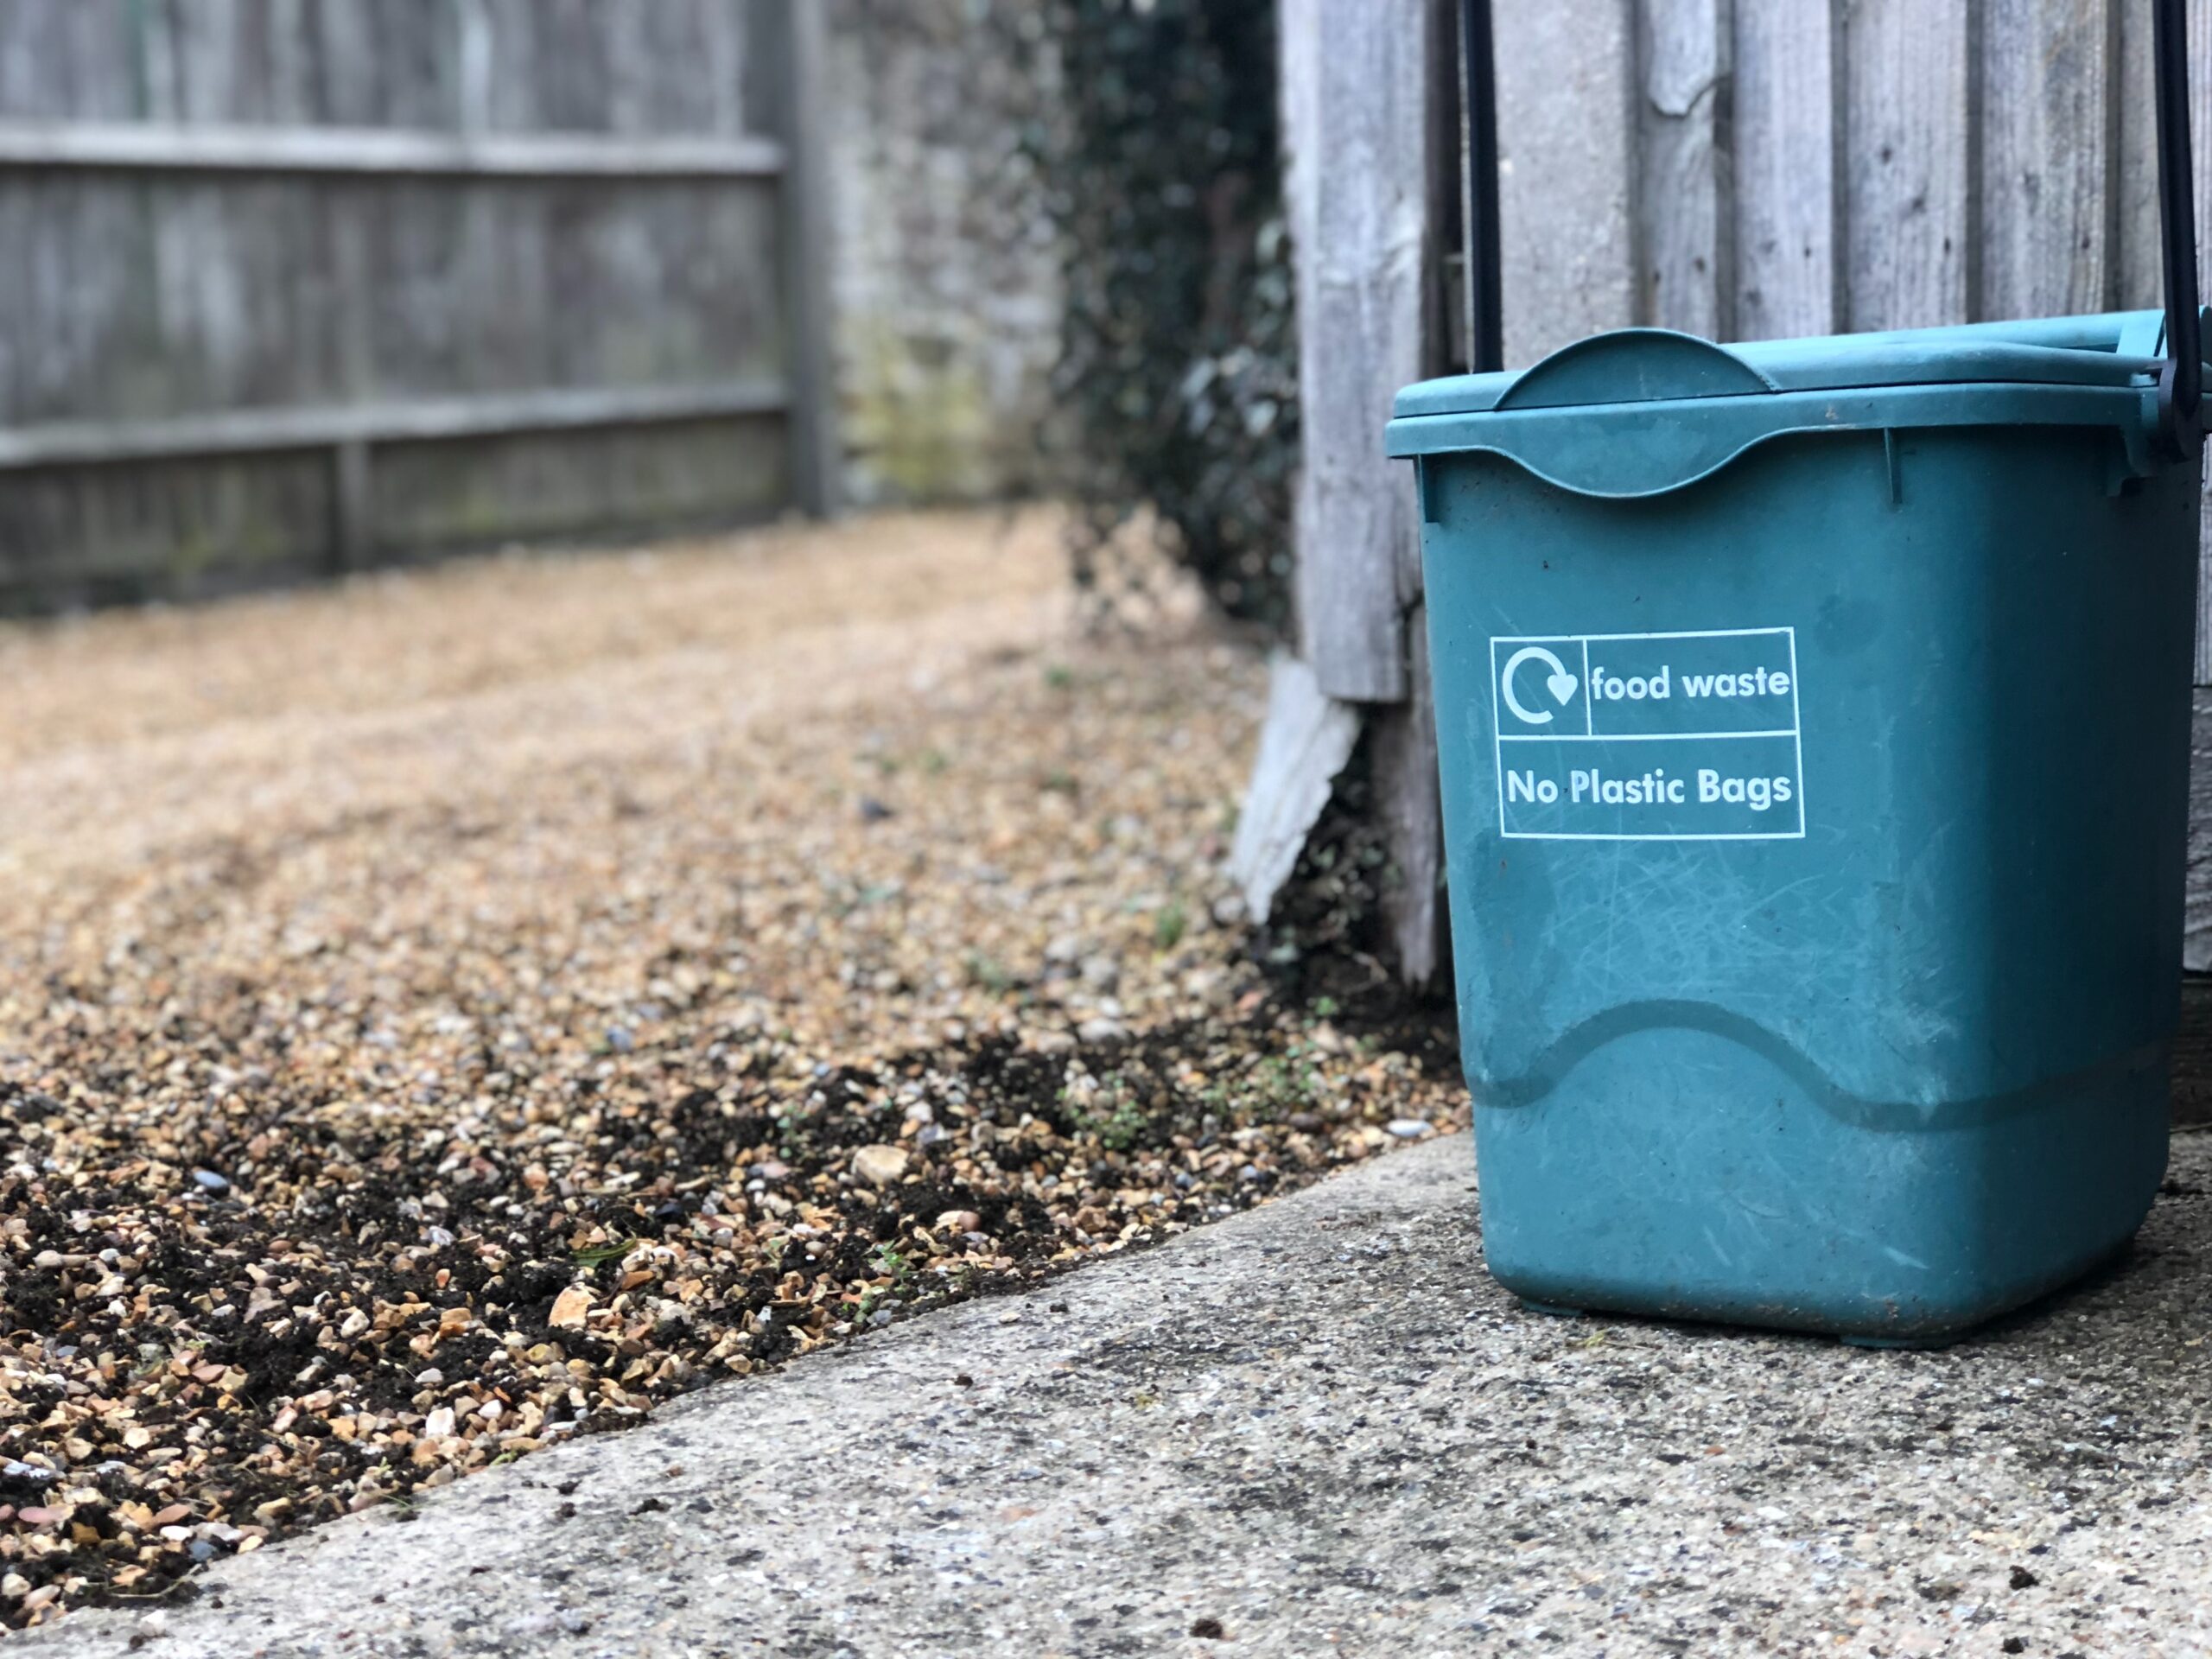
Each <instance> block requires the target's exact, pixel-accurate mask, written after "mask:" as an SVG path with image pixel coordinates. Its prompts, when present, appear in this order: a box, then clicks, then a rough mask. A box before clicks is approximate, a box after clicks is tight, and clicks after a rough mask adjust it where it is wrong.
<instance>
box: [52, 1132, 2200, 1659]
mask: <svg viewBox="0 0 2212 1659" xmlns="http://www.w3.org/2000/svg"><path fill="white" fill-rule="evenodd" d="M1468 1154H1469V1147H1468V1146H1467V1143H1466V1142H1465V1140H1464V1138H1454V1139H1452V1140H1450V1141H1440V1142H1435V1143H1432V1144H1429V1145H1427V1146H1423V1147H1417V1148H1415V1149H1414V1150H1412V1151H1409V1152H1406V1153H1403V1154H1397V1155H1395V1156H1392V1157H1389V1158H1387V1159H1384V1160H1379V1161H1377V1162H1376V1163H1373V1164H1370V1165H1367V1166H1363V1167H1361V1168H1360V1169H1358V1170H1357V1171H1355V1172H1353V1173H1350V1174H1348V1175H1345V1176H1343V1177H1341V1178H1339V1179H1336V1180H1333V1181H1331V1182H1329V1183H1327V1184H1325V1185H1322V1186H1320V1187H1318V1188H1316V1189H1313V1190H1312V1191H1309V1192H1304V1193H1300V1194H1298V1195H1296V1196H1294V1197H1292V1198H1286V1199H1284V1200H1283V1201H1281V1202H1280V1203H1278V1204H1276V1205H1272V1206H1270V1207H1268V1208H1267V1209H1265V1210H1262V1211H1257V1212H1255V1213H1253V1214H1249V1215H1246V1216H1243V1217H1237V1218H1236V1219H1233V1220H1230V1221H1228V1222H1224V1223H1223V1224H1220V1225H1218V1226H1216V1227H1213V1228H1211V1229H1209V1230H1205V1231H1203V1232H1200V1233H1198V1234H1194V1235H1192V1236H1187V1237H1185V1238H1183V1239H1181V1240H1179V1241H1177V1242H1176V1243H1173V1244H1171V1245H1169V1246H1166V1247H1165V1248H1163V1249H1158V1250H1155V1251H1152V1252H1150V1253H1147V1254H1145V1255H1136V1256H1132V1257H1128V1258H1126V1259H1122V1260H1119V1261H1116V1262H1110V1263H1108V1264H1104V1265H1102V1266H1099V1267H1096V1268H1090V1269H1089V1270H1087V1271H1085V1272H1083V1273H1079V1274H1074V1275H1071V1276H1070V1277H1068V1278H1065V1279H1064V1280H1061V1281H1058V1282H1056V1283H1054V1284H1052V1285H1050V1286H1047V1287H1045V1288H1043V1289H1041V1290H1039V1291H1038V1292H1036V1293H1034V1294H1030V1295H1027V1296H1024V1297H1021V1298H1019V1299H1007V1300H995V1301H987V1302H980V1303H974V1304H970V1305H968V1306H964V1307H961V1308H957V1309H954V1310H951V1311H950V1312H948V1313H943V1314H939V1315H937V1316H933V1317H931V1318H927V1319H917V1320H915V1321H913V1322H912V1323H910V1324H907V1325H901V1326H898V1327H895V1328H893V1329H892V1330H890V1331H888V1332H883V1333H881V1334H880V1335H878V1336H875V1337H872V1338H869V1339H868V1340H866V1341H864V1342H862V1343H860V1344H855V1345H853V1346H850V1347H848V1348H845V1349H842V1350H838V1351H830V1352H825V1353H823V1354H822V1355H819V1356H817V1357H813V1358H811V1359H808V1360H804V1361H801V1362H799V1363H797V1364H794V1365H793V1366H791V1368H790V1369H789V1370H785V1372H783V1373H781V1374H779V1375H777V1376H771V1377H768V1378H766V1379H765V1380H760V1381H754V1382H751V1383H728V1384H724V1385H722V1386H721V1387H719V1388H715V1389H709V1390H707V1391H705V1392H703V1393H702V1394H700V1395H695V1396H693V1397H692V1398H690V1400H688V1401H685V1402H682V1403H681V1404H680V1405H678V1406H677V1407H675V1408H671V1409H670V1410H668V1411H667V1412H665V1413H664V1414H663V1415H662V1416H661V1417H659V1418H658V1420H656V1421H654V1422H653V1423H652V1424H651V1425H650V1426H648V1427H643V1428H640V1429H638V1430H635V1431H633V1432H631V1433H626V1434H621V1435H616V1436H610V1437H607V1438H602V1439H598V1440H587V1441H583V1442H582V1443H578V1444H574V1445H570V1446H563V1447H561V1448H558V1449H556V1450H552V1451H549V1452H543V1453H540V1454H538V1455H536V1456H532V1457H530V1458H527V1459H523V1460H522V1461H521V1462H520V1463H518V1464H516V1465H511V1466H509V1467H507V1468H505V1469H500V1470H496V1471H492V1472H491V1473H489V1474H486V1475H484V1476H481V1477H479V1478H474V1479H471V1480H467V1481H465V1482H462V1483H461V1484H459V1485H458V1486H455V1487H453V1488H449V1489H448V1490H447V1491H444V1492H442V1493H440V1494H438V1495H436V1496H435V1497H432V1498H431V1499H430V1500H429V1501H428V1502H426V1503H424V1504H423V1506H422V1507H421V1509H420V1510H418V1511H417V1512H416V1514H415V1515H414V1516H412V1517H411V1518H410V1517H408V1516H403V1514H402V1513H401V1512H400V1511H398V1510H396V1509H391V1508H385V1509H383V1510H375V1511H372V1512H370V1513H369V1514H366V1515H364V1516H358V1517H355V1518H353V1519H352V1520H350V1521H346V1522H340V1523H339V1524H337V1525H334V1526H331V1527H327V1528H325V1529H322V1530H321V1531H318V1532H315V1533H312V1534H309V1535H306V1536H304V1537H302V1538H300V1539H297V1540H296V1541H291V1542H289V1543H287V1544H283V1545H281V1546H277V1547H275V1548H270V1549H267V1550H264V1551H262V1552H260V1553H258V1554H253V1555H250V1556H245V1557H242V1558H239V1559H238V1560H233V1561H230V1562H227V1563H225V1564H222V1565H221V1566H219V1567H216V1568H214V1569H213V1570H211V1571H210V1572H209V1573H207V1575H206V1577H205V1579H204V1580H202V1581H201V1583H202V1587H203V1593H202V1594H201V1596H200V1598H199V1599H197V1600H196V1601H194V1602H193V1603H191V1604H190V1605H186V1606H182V1607H179V1608H176V1609H175V1610H173V1611H169V1612H168V1613H167V1614H166V1615H165V1616H162V1618H158V1619H157V1620H156V1629H158V1630H159V1633H158V1634H156V1633H155V1630H153V1629H149V1628H148V1627H146V1626H143V1625H142V1624H141V1621H140V1618H138V1617H137V1615H135V1614H133V1613H130V1612H126V1611H92V1612H89V1613H84V1614H79V1615H76V1616H73V1618H69V1619H67V1620H66V1621H64V1622H63V1623H61V1624H58V1625H56V1626H54V1627H52V1628H50V1629H48V1630H41V1631H37V1632H33V1633H31V1634H29V1635H28V1636H25V1637H21V1638H19V1639H18V1640H17V1641H16V1642H15V1643H12V1644H11V1648H12V1650H15V1651H19V1652H21V1653H22V1654H24V1655H25V1656H31V1655H40V1654H47V1653H61V1652H67V1653H71V1654H81V1655H85V1656H88V1659H89V1656H99V1655H110V1654H121V1653H124V1652H125V1651H129V1650H130V1643H131V1638H132V1637H134V1636H137V1637H138V1638H139V1645H138V1647H137V1651H138V1652H140V1653H143V1654H151V1655H155V1656H157V1659H172V1656H174V1659H184V1656H201V1655H206V1656H217V1655H220V1656H225V1659H236V1656H249V1655H271V1656H280V1655H281V1656H294V1655H319V1656H339V1655H364V1654H370V1655H380V1656H437V1655H448V1654H471V1655H474V1654H511V1653H512V1654H531V1655H554V1656H580V1659H581V1656H601V1655H692V1654H696V1655H702V1656H705V1655H724V1654H727V1655H779V1656H793V1659H849V1656H865V1659H925V1656H939V1655H943V1656H957V1659H979V1656H996V1655H1007V1656H1024V1659H1028V1656H1045V1655H1062V1656H1071V1659H1074V1656H1082V1659H1089V1656H1117V1655H1132V1656H1134V1655H1154V1654H1164V1655H1173V1656H1194V1655H1210V1656H1211V1655H1218V1656H1222V1659H1233V1656H1236V1655H1252V1654H1269V1655H1274V1654H1281V1655H1306V1654H1316V1655H1372V1656H1392V1659H1399V1656H1427V1655H1460V1654H1470V1655H1487V1654H1541V1653H1546V1652H1554V1653H1560V1654H1567V1655H1577V1656H1595V1655H1604V1656H1620V1655H1645V1654H1650V1655H1662V1654H1694V1655H1700V1656H1704V1655H1715V1654H1725V1655H1734V1654H1744V1655H1751V1654H1757V1655H1783V1654H1799V1653H1824V1654H1827V1653H1834V1654H1850V1655H1854V1656H1857V1655H1865V1656H1878V1659H1888V1656H1893V1655H1899V1654H1915V1653H1936V1654H1960V1655H1979V1654H1990V1655H1996V1654H1999V1653H2006V1652H2025V1653H2028V1654H2032V1655H2037V1656H2048V1659H2056V1656H2060V1655H2064V1654H2069V1653H2071V1654H2079V1655H2083V1656H2088V1655H2105V1654H2112V1655H2127V1656H2131V1659H2157V1656H2169V1655H2202V1654H2208V1653H2212V1468H2209V1467H2208V1463H2207V1448H2206V1443H2205V1434H2206V1430H2207V1422H2208V1405H2212V1349H2209V1348H2208V1338H2212V1137H2207V1136H2204V1135H2189V1136H2183V1137H2182V1138H2181V1139H2179V1140H2178V1141H2177V1146H2176V1156H2175V1162H2174V1172H2173V1173H2174V1179H2173V1180H2172V1181H2171V1182H2170V1183H2169V1190H2168V1192H2167V1194H2166V1195H2165V1196H2164V1197H2162V1198H2160V1200H2159V1202H2158V1207H2157V1209H2156V1211H2154V1213H2153V1214H2152V1217H2151V1220H2150V1222H2149V1224H2147V1225H2146V1227H2145V1230H2144V1232H2143V1235H2142V1238H2141V1241H2140V1243H2139V1247H2138V1249H2136V1251H2135V1253H2134V1255H2133V1256H2132V1257H2131V1258H2130V1259H2129V1260H2128V1261H2127V1262H2125V1263H2124V1264H2122V1265H2121V1266H2120V1267H2119V1268H2116V1269H2114V1270H2113V1271H2111V1272H2108V1273H2107V1274H2104V1275H2102V1276H2101V1277H2100V1278H2099V1279H2098V1280H2096V1281H2094V1282H2092V1283H2090V1284H2088V1285H2086V1286H2084V1287H2080V1288H2078V1289H2076V1290H2075V1291H2073V1292H2071V1293H2069V1294H2067V1295H2065V1296H2063V1297H2061V1298H2059V1299H2057V1300H2054V1301H2051V1302H2049V1303H2046V1304H2044V1305H2043V1306H2039V1307H2037V1308H2036V1309H2033V1310H2031V1311H2030V1312H2029V1313H2025V1314H2023V1315H2021V1316H2018V1317H2016V1318H2014V1319H2011V1320H2009V1321H2007V1322H2005V1324H2003V1325H2000V1326H1999V1327H1998V1328H1996V1329H1993V1330H1991V1331H1989V1332H1986V1333H1984V1334H1982V1335H1980V1336H1979V1337H1977V1338H1974V1339H1973V1340H1971V1341H1969V1342H1967V1343H1964V1344H1961V1345H1960V1346H1958V1347H1956V1348H1954V1349H1951V1350H1949V1351H1945V1352H1941V1353H1882V1352H1867V1351H1860V1350H1856V1349H1850V1348H1845V1347H1842V1346H1840V1345H1838V1344H1833V1343H1829V1342H1825V1341H1820V1340H1815V1339H1810V1338H1795V1337H1779V1336H1764V1335H1758V1334H1751V1333H1745V1332H1723V1331H1714V1330H1696V1329H1681V1328H1671V1327H1667V1326H1662V1325H1648V1324H1638V1323H1632V1322H1624V1321H1616V1320H1599V1319H1583V1320H1560V1319H1546V1318H1542V1317H1540V1316H1535V1315H1532V1314H1529V1313H1523V1312H1522V1311H1520V1310H1519V1309H1518V1308H1516V1306H1515V1305H1514V1304H1513V1303H1512V1301H1511V1300H1510V1298H1508V1297H1507V1296H1506V1295H1504V1294H1503V1293H1502V1292H1501V1291H1499V1290H1498V1289H1497V1287H1495V1286H1494V1285H1492V1284H1491V1283H1490V1282H1489V1281H1487V1280H1486V1279H1485V1278H1484V1275H1483V1273H1482V1269H1481V1262H1480V1258H1479V1251H1478V1238H1477V1232H1476V1226H1475V1216H1474V1192H1473V1180H1472V1175H1471V1166H1470V1161H1469V1155H1468ZM1206 1621H1217V1625H1216V1624H1208V1623H1206ZM164 1626H165V1628H163V1627H164ZM1194 1628H1195V1629H1198V1630H1214V1629H1216V1628H1217V1629H1218V1630H1220V1631H1221V1632H1222V1635H1221V1636H1220V1637H1211V1636H1194V1635H1192V1630H1194ZM2008 1643H2016V1644H2018V1645H2007V1644H2008Z"/></svg>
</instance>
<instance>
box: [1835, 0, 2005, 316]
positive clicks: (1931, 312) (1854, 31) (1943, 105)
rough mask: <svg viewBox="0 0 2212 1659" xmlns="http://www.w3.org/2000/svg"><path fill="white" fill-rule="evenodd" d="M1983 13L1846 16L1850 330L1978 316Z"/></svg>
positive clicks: (1853, 6) (1874, 6)
mask: <svg viewBox="0 0 2212 1659" xmlns="http://www.w3.org/2000/svg"><path fill="white" fill-rule="evenodd" d="M1973 22H1974V8H1973V7H1972V6H1969V5H1965V4H1957V3H1945V4H1941V5H1929V4H1927V3H1925V0H1851V3H1849V4H1847V6H1846V8H1845V10H1844V27H1843V46H1844V128H1843V140H1842V142H1843V146H1844V155H1845V161H1844V169H1843V171H1844V180H1845V198H1844V202H1845V205H1844V215H1845V219H1844V222H1845V224H1846V226H1847V246H1846V252H1845V262H1844V271H1845V302H1844V303H1845V312H1844V316H1845V323H1846V326H1847V327H1850V328H1853V329H1856V330H1864V329H1874V328H1916V327H1927V326H1932V325H1936V324H1939V323H1950V322H1964V321H1968V320H1969V319H1970V317H1971V315H1972V311H1973V307H1974V294H1975V283H1974V262H1975V259H1974V234H1975V232H1976V230H1977V229H1978V228H1979V226H1978V220H1979V215H1978V214H1977V213H1975V212H1974V173H1975V168H1974V120H1973V107H1974V102H1975V97H1974V93H1975V86H1974V79H1975V76H1974V62H1975V59H1974V50H1973V48H1974V29H1973Z"/></svg>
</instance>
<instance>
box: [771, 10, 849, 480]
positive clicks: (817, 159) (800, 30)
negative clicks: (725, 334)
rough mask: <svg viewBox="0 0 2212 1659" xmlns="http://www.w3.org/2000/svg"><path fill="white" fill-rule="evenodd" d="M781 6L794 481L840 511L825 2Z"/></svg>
mask: <svg viewBox="0 0 2212 1659" xmlns="http://www.w3.org/2000/svg"><path fill="white" fill-rule="evenodd" d="M784 7H785V22H784V31H785V33H784V42H785V53H786V57H785V62H786V64H787V65H788V74H787V78H786V80H785V87H784V92H783V109H784V144H785V154H786V156H787V161H786V163H785V168H784V176H783V190H782V219H783V249H784V313H785V327H786V329H787V334H788V339H789V343H790V349H789V356H788V359H787V361H788V365H789V366H788V368H787V369H786V371H785V372H786V375H787V378H788V380H789V384H790V386H791V480H792V484H793V486H794V488H795V491H796V493H797V495H798V504H799V505H800V506H801V507H802V508H804V510H805V511H806V512H809V513H810V514H812V515H813V516H814V517H815V518H828V517H829V516H830V515H831V514H833V513H835V512H836V511H837V508H838V505H839V498H840V493H841V491H840V486H841V484H842V480H843V467H844V463H843V456H842V451H841V450H840V448H839V445H838V437H837V389H836V357H835V354H834V352H833V350H832V346H831V315H832V309H831V304H830V296H829V271H830V264H829V157H828V156H827V154H826V152H825V145H826V143H827V130H826V129H827V126H828V124H829V109H828V107H827V105H826V102H825V100H826V99H827V97H828V76H827V74H826V73H825V70H826V63H825V54H826V52H827V49H828V48H827V44H826V41H825V39H824V35H823V30H824V27H825V25H824V22H823V14H824V12H825V11H826V10H827V7H826V6H825V5H824V4H823V0H784Z"/></svg>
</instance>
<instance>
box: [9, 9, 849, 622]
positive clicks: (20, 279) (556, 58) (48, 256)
mask: <svg viewBox="0 0 2212 1659" xmlns="http://www.w3.org/2000/svg"><path fill="white" fill-rule="evenodd" d="M822 21H823V13H822V10H821V9H820V8H819V7H817V6H812V5H804V4H802V5H792V4H790V3H786V0H653V3H652V4H650V5H642V6H628V5H620V6H617V5H606V4H601V3H594V0H8V3H6V4H5V5H0V606H9V605H11V604H12V605H22V604H24V603H29V602H36V603H41V604H51V603H56V602H71V601H86V600H89V601H99V600H105V599H115V598H129V597H135V596H138V595H140V594H163V593H175V592H197V591H207V590H209V589H210V588H216V589H219V588H222V587H224V586H227V585H234V584H236V583H238V582H258V581H266V580H269V579H270V578H272V577H280V576H283V575H290V574H296V573H304V572H308V571H313V570H315V569H345V568H347V567H349V566H353V565H359V564H363V563H370V562H372V561H388V560H391V559H394V558H404V557H409V556H416V555H420V554H423V553H426V552H429V551H433V550H438V549H441V548H443V547H447V546H452V545H458V544H478V545H480V544H484V543H495V542H499V541H502V540H506V539H510V538H545V537H554V538H559V537H575V536H580V535H599V534H605V533H610V532H626V531H646V530H668V529H673V528H682V527H684V526H687V525H690V524H704V523H710V522H728V521H731V520H734V519H741V518H748V517H759V516H761V515H764V514H766V513H770V512H774V511H776V510H778V509H779V508H782V507H784V506H785V505H789V504H792V503H797V504H799V505H807V506H820V505H823V504H824V503H826V501H827V500H828V499H829V497H830V496H831V494H832V493H834V490H835V488H836V474H835V468H834V466H833V465H832V463H831V462H830V461H829V459H828V456H829V441H830V440H829V426H830V423H829V411H830V407H831V393H830V389H829V375H830V373H831V369H830V365H829V356H828V343H827V335H826V323H825V321H824V316H825V312H826V303H825V302H826V297H827V296H826V284H827V282H828V277H827V274H826V271H825V270H824V269H823V256H822V252H821V246H822V237H823V226H821V224H820V222H819V214H818V213H817V212H816V208H817V206H818V204H819V202H820V200H821V191H820V188H819V175H820V171H821V168H822V166H823V156H822V148H821V138H820V132H819V125H820V123H821V121H822V120H823V117H824V115H825V113H826V111H825V106H824V103H823V99H822V97H821V95H820V92H819V85H820V80H821V75H822V73H823V42H822Z"/></svg>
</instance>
